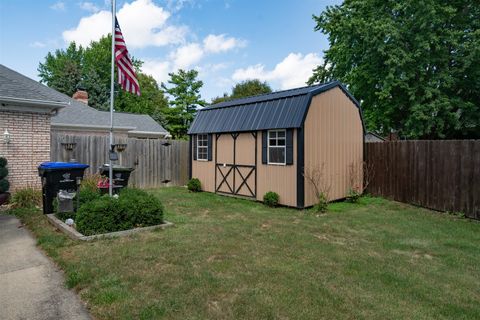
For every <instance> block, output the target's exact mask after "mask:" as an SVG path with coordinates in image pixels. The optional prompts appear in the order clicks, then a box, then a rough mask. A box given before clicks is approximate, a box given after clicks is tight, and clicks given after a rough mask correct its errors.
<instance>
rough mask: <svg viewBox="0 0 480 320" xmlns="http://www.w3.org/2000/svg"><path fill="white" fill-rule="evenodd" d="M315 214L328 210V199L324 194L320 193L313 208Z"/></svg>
mask: <svg viewBox="0 0 480 320" xmlns="http://www.w3.org/2000/svg"><path fill="white" fill-rule="evenodd" d="M313 208H314V209H315V211H316V212H321V213H325V212H327V209H328V198H327V196H326V195H325V194H324V193H320V195H319V197H318V203H317V204H316V205H315V206H314V207H313Z"/></svg>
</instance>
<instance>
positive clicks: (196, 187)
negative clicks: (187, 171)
mask: <svg viewBox="0 0 480 320" xmlns="http://www.w3.org/2000/svg"><path fill="white" fill-rule="evenodd" d="M187 188H188V190H190V191H192V192H200V191H202V184H201V183H200V180H198V179H197V178H193V179H190V181H188V184H187Z"/></svg>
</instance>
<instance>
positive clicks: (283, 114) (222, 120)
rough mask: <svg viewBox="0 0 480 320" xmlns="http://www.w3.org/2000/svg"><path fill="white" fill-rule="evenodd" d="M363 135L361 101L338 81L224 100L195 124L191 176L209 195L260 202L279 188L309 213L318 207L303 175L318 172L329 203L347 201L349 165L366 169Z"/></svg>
mask: <svg viewBox="0 0 480 320" xmlns="http://www.w3.org/2000/svg"><path fill="white" fill-rule="evenodd" d="M364 132H365V130H364V126H363V120H362V113H361V109H360V105H359V103H358V102H357V100H355V98H354V97H353V96H352V95H351V94H350V93H349V92H348V91H347V89H346V88H345V86H344V85H342V84H341V83H340V82H338V81H333V82H329V83H324V84H318V85H314V86H309V87H302V88H297V89H291V90H285V91H277V92H274V93H269V94H264V95H258V96H253V97H248V98H241V99H237V100H232V101H225V102H221V103H218V104H215V105H212V106H209V107H206V108H203V109H201V110H199V112H198V114H197V116H196V118H195V120H194V121H193V123H192V125H191V127H190V130H189V132H188V134H189V136H190V176H191V177H194V178H198V179H199V180H200V182H201V185H202V190H204V191H208V192H215V193H219V194H226V195H233V196H240V197H248V198H252V199H256V200H260V201H261V200H262V199H263V196H264V194H265V193H266V192H268V191H274V192H276V193H278V194H279V196H280V204H282V205H285V206H291V207H297V208H304V207H309V206H312V205H314V204H315V203H316V197H315V192H314V186H313V185H312V184H311V183H310V182H309V181H308V179H306V178H305V177H304V173H305V172H311V171H313V170H315V169H317V171H321V172H322V181H325V182H326V184H328V186H329V190H328V198H329V200H330V201H333V200H337V199H342V198H345V197H346V195H347V192H348V190H349V188H350V187H351V181H352V174H351V168H353V167H355V168H360V170H362V169H361V168H362V165H363V153H364V150H363V146H364ZM358 180H362V179H361V172H360V178H359V179H358ZM358 183H360V184H361V183H362V181H359V182H358Z"/></svg>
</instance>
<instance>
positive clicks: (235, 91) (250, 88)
mask: <svg viewBox="0 0 480 320" xmlns="http://www.w3.org/2000/svg"><path fill="white" fill-rule="evenodd" d="M270 92H272V88H271V87H270V85H269V84H268V83H267V82H266V81H264V82H261V81H260V80H258V79H253V80H245V81H242V82H239V83H237V84H236V85H235V86H233V88H232V93H231V94H227V93H224V95H223V97H216V98H213V99H212V104H215V103H220V102H222V101H227V100H233V99H238V98H244V97H250V96H255V95H259V94H264V93H270Z"/></svg>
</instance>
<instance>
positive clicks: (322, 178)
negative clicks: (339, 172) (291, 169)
mask: <svg viewBox="0 0 480 320" xmlns="http://www.w3.org/2000/svg"><path fill="white" fill-rule="evenodd" d="M325 171H326V170H325V163H322V164H321V165H317V166H312V167H305V168H304V170H303V176H304V177H305V179H306V180H307V181H308V182H309V183H310V184H311V185H312V187H313V191H314V193H315V197H316V198H317V204H316V205H314V206H313V208H314V209H315V211H316V212H321V213H324V212H326V211H327V209H328V201H329V194H330V189H331V186H332V185H331V180H329V179H328V177H327V174H326V172H325Z"/></svg>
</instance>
